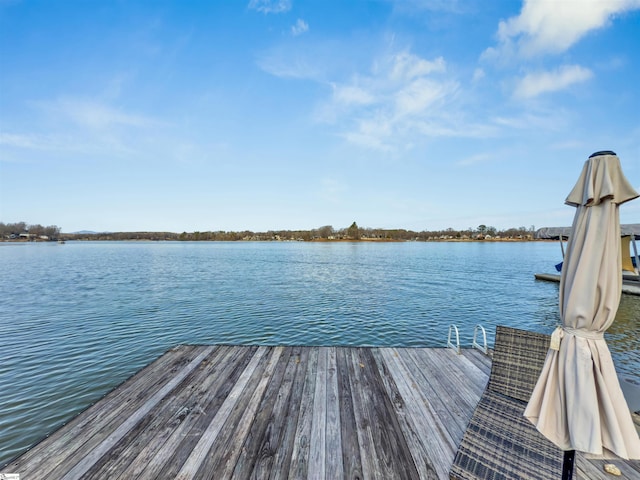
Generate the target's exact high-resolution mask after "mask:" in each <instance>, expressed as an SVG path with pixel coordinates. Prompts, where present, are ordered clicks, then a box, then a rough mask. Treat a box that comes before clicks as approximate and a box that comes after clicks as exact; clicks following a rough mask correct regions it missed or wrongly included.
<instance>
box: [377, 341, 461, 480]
mask: <svg viewBox="0 0 640 480" xmlns="http://www.w3.org/2000/svg"><path fill="white" fill-rule="evenodd" d="M378 355H379V360H378V362H379V363H383V362H384V364H385V368H384V370H383V371H384V372H385V373H386V375H385V377H386V383H387V389H388V391H389V392H390V394H391V395H393V396H391V398H393V399H394V402H393V404H394V406H395V408H396V412H397V415H398V420H399V422H400V423H401V425H402V429H403V431H404V434H405V438H406V439H407V443H408V445H409V449H410V450H411V454H412V456H413V459H414V463H415V464H416V468H417V470H418V474H419V475H420V478H425V479H434V478H448V471H449V468H450V467H451V462H452V460H453V455H454V448H455V447H454V446H453V445H451V439H450V438H448V437H447V435H446V431H444V430H443V429H442V427H441V426H440V425H439V423H438V418H437V415H436V414H435V413H434V411H433V407H432V400H430V399H429V398H427V397H426V396H425V395H424V394H423V393H422V392H421V391H420V388H419V385H418V384H417V383H416V379H415V378H414V377H413V374H412V373H411V371H410V370H409V369H408V368H407V365H406V363H405V362H404V360H403V358H402V357H404V356H407V355H408V350H406V349H381V351H380V352H379V354H378ZM381 368H382V365H381ZM385 377H383V378H385Z"/></svg>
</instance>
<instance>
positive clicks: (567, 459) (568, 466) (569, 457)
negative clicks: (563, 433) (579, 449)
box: [562, 450, 576, 480]
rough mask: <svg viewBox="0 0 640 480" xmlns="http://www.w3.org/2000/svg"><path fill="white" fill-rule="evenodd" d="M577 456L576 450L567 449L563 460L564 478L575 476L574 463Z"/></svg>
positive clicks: (564, 479)
mask: <svg viewBox="0 0 640 480" xmlns="http://www.w3.org/2000/svg"><path fill="white" fill-rule="evenodd" d="M575 458H576V451H575V450H566V451H565V452H564V460H563V461H562V480H571V478H572V477H573V463H574V461H575Z"/></svg>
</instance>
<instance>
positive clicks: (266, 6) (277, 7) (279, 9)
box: [249, 0, 291, 13]
mask: <svg viewBox="0 0 640 480" xmlns="http://www.w3.org/2000/svg"><path fill="white" fill-rule="evenodd" d="M249 9H251V10H257V11H258V12H262V13H284V12H288V11H289V10H291V0H251V1H250V2H249Z"/></svg>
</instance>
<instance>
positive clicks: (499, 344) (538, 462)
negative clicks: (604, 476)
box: [449, 326, 563, 480]
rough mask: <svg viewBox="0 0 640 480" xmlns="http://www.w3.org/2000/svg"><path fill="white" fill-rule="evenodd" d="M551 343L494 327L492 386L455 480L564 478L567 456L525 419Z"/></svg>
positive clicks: (459, 456)
mask: <svg viewBox="0 0 640 480" xmlns="http://www.w3.org/2000/svg"><path fill="white" fill-rule="evenodd" d="M549 340H550V337H549V335H543V334H539V333H534V332H527V331H524V330H518V329H514V328H508V327H502V326H498V327H497V328H496V341H495V346H494V352H493V363H492V366H491V375H490V377H489V382H488V384H487V387H486V389H485V391H484V393H483V394H482V397H481V398H480V401H479V402H478V405H477V407H476V409H475V411H474V413H473V417H472V418H471V421H470V422H469V425H468V426H467V430H466V431H465V433H464V436H463V437H462V441H461V443H460V446H459V448H458V451H457V453H456V456H455V459H454V461H453V466H452V467H451V470H450V472H449V477H450V478H451V479H454V480H471V479H492V480H517V479H527V480H529V479H540V480H549V479H554V478H561V475H562V460H563V451H562V450H560V449H559V448H557V447H556V446H555V445H554V444H553V443H551V442H550V441H549V440H547V439H546V438H545V437H543V436H542V434H540V433H539V432H538V431H537V430H536V428H535V427H534V426H533V424H532V423H531V422H530V421H529V420H527V419H526V418H524V416H523V412H524V409H525V407H526V405H527V402H528V401H529V397H530V396H531V392H532V391H533V387H534V386H535V384H536V381H537V380H538V376H539V375H540V371H541V370H542V366H543V364H544V360H545V357H546V354H547V350H548V348H549Z"/></svg>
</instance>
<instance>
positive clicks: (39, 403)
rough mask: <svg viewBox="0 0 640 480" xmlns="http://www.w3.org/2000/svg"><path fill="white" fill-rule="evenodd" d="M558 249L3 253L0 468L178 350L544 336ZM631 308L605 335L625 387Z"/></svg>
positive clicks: (317, 246)
mask: <svg viewBox="0 0 640 480" xmlns="http://www.w3.org/2000/svg"><path fill="white" fill-rule="evenodd" d="M560 256H561V253H560V248H559V246H558V245H557V244H556V243H542V242H530V243H488V242H487V243H483V242H475V243H415V242H412V243H281V242H269V243H258V242H234V243H208V242H206V243H205V242H196V243H181V242H166V243H164V242H160V243H158V242H153V243H152V242H148V243H147V242H104V243H100V242H86V243H84V242H68V243H67V244H65V245H57V244H49V243H38V244H0V267H1V271H2V275H1V276H0V342H1V343H0V345H1V350H0V354H1V357H0V358H1V359H0V467H1V466H2V465H3V464H4V463H6V462H7V461H9V460H10V459H11V458H13V457H14V456H16V455H17V454H19V453H21V452H22V451H23V450H24V449H26V448H27V447H28V446H29V445H31V444H32V443H33V442H35V441H37V440H39V439H40V438H42V437H43V436H44V435H45V434H47V433H50V432H51V431H52V430H54V429H55V428H56V427H58V426H60V425H61V424H62V423H63V422H65V421H68V420H69V419H70V418H71V417H72V416H73V415H75V414H77V413H78V412H80V411H82V410H84V409H85V408H87V406H88V405H90V404H91V403H93V402H95V401H97V400H99V399H100V398H101V397H102V396H103V395H104V394H106V393H107V392H109V391H110V390H111V389H113V388H114V387H116V386H117V385H119V384H120V383H121V382H123V381H124V380H126V379H127V378H128V377H130V376H131V375H133V374H134V373H136V372H137V371H138V370H140V369H141V368H142V367H144V366H145V365H147V364H148V363H150V362H151V361H152V360H154V359H155V358H157V357H158V356H159V355H161V354H162V353H164V352H165V351H166V350H167V349H169V348H171V347H172V346H174V345H177V344H185V343H198V344H204V343H206V344H213V343H225V344H268V345H273V344H287V345H294V344H295V345H363V346H364V345H367V346H430V347H441V346H444V345H445V344H446V336H447V330H448V325H449V324H452V323H455V324H457V325H458V326H459V328H460V333H461V343H463V344H464V345H470V343H471V337H472V334H473V327H474V326H475V325H476V324H477V323H481V324H482V325H484V326H485V328H486V329H487V333H488V336H489V341H490V343H491V342H492V341H493V333H494V330H495V326H496V325H498V324H502V325H510V326H514V327H519V328H525V329H529V330H535V331H541V332H546V333H550V332H551V331H552V330H553V328H554V326H555V325H556V324H557V323H558V321H559V316H558V298H557V297H558V285H557V284H555V283H547V282H540V281H536V280H535V279H534V276H533V274H534V273H536V272H552V271H553V265H554V263H556V262H558V261H559V259H560ZM638 318H640V297H630V296H626V295H625V296H623V298H622V301H621V305H620V309H619V311H618V317H617V320H616V322H615V323H614V325H613V326H612V327H611V328H610V329H609V331H608V333H607V340H608V342H609V346H610V349H611V350H612V352H613V356H614V361H615V363H616V367H617V369H618V371H619V372H620V373H621V375H624V376H627V377H633V378H636V379H637V372H638V367H639V365H640V353H639V350H640V340H639V339H638V335H637V319H638Z"/></svg>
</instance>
